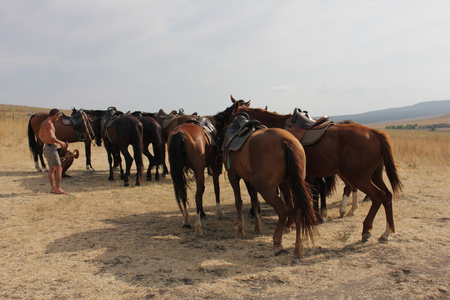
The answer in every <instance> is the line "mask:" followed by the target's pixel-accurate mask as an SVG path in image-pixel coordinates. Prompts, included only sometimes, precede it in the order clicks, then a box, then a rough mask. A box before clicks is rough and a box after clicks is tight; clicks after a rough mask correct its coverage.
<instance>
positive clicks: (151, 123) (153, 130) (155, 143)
mask: <svg viewBox="0 0 450 300" xmlns="http://www.w3.org/2000/svg"><path fill="white" fill-rule="evenodd" d="M131 115H133V116H135V117H136V118H137V119H138V120H139V121H140V122H141V123H142V127H143V130H144V134H143V139H142V143H143V147H144V148H143V154H144V155H145V156H147V158H148V161H149V165H148V169H147V180H149V181H150V180H152V173H151V170H152V168H153V167H155V180H156V181H159V166H160V165H163V164H164V162H165V160H166V151H165V150H166V149H165V144H164V141H163V139H162V130H161V126H160V125H159V123H158V122H157V121H156V120H155V119H154V118H153V117H150V116H148V115H147V114H146V113H142V112H134V113H132V114H131ZM150 144H151V145H152V148H153V155H152V154H151V153H150V151H149V146H150Z"/></svg>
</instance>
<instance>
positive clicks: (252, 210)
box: [244, 181, 261, 218]
mask: <svg viewBox="0 0 450 300" xmlns="http://www.w3.org/2000/svg"><path fill="white" fill-rule="evenodd" d="M244 183H245V186H246V187H247V192H248V195H249V196H250V199H251V201H256V202H255V203H256V208H257V209H258V213H261V207H260V205H259V201H258V193H257V192H256V191H255V189H254V188H253V186H252V185H251V184H250V183H248V182H247V181H244ZM253 195H254V196H253ZM252 197H254V199H253V198H252ZM252 203H253V202H252ZM248 214H249V215H250V217H252V218H254V217H255V208H254V207H253V205H252V207H251V208H250V210H249V211H248Z"/></svg>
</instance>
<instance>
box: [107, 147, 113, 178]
mask: <svg viewBox="0 0 450 300" xmlns="http://www.w3.org/2000/svg"><path fill="white" fill-rule="evenodd" d="M105 146H106V145H105ZM106 154H107V156H108V164H109V177H108V180H114V167H113V156H114V153H112V152H111V150H110V149H108V148H107V149H106Z"/></svg>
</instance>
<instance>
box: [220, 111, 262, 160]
mask: <svg viewBox="0 0 450 300" xmlns="http://www.w3.org/2000/svg"><path fill="white" fill-rule="evenodd" d="M263 128H267V127H266V126H264V125H262V124H261V123H260V122H259V121H258V120H249V118H248V116H243V115H240V116H237V117H236V118H235V119H234V120H233V123H232V124H231V126H229V127H228V129H227V131H226V133H225V138H224V141H223V145H222V151H226V152H229V151H237V150H239V149H241V147H242V145H244V143H245V141H246V140H247V139H248V137H249V136H250V135H252V133H254V132H255V131H256V130H258V129H263Z"/></svg>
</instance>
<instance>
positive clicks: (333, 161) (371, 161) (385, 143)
mask: <svg viewBox="0 0 450 300" xmlns="http://www.w3.org/2000/svg"><path fill="white" fill-rule="evenodd" d="M238 111H239V112H241V111H242V112H245V113H247V114H248V115H249V116H250V118H252V119H257V120H259V121H260V122H261V123H262V124H264V125H266V126H268V127H278V128H284V127H285V125H286V120H287V119H288V118H290V117H291V115H280V114H277V113H272V112H269V111H266V110H262V109H257V108H248V107H240V108H239V109H238ZM289 131H290V132H291V133H292V134H293V135H294V136H296V137H297V138H299V136H298V135H296V134H297V133H298V128H296V127H291V128H289ZM304 149H305V153H306V171H307V173H308V175H309V176H313V177H331V176H335V175H339V176H340V177H341V179H342V180H343V181H344V183H345V184H346V185H347V186H349V187H351V188H352V189H359V190H361V191H363V192H364V193H366V194H367V195H368V196H369V197H370V199H371V200H372V206H371V208H370V210H369V212H368V214H367V216H366V218H365V220H364V222H363V230H362V241H367V239H368V238H369V237H370V236H371V231H372V227H373V220H374V218H375V216H376V214H377V212H378V210H379V208H380V206H381V205H383V206H384V210H385V214H386V222H387V225H386V230H385V231H384V233H383V234H382V235H381V237H380V238H379V240H380V241H387V240H389V238H390V236H391V233H394V232H395V226H394V216H393V211H392V193H391V192H390V191H389V189H388V188H387V186H386V185H385V183H384V181H383V167H382V166H383V164H384V167H385V168H386V173H387V177H388V179H389V182H390V183H391V186H392V190H393V193H394V195H398V193H399V192H400V191H401V190H402V183H401V182H400V178H399V176H398V173H397V168H396V165H395V162H394V158H393V155H392V148H391V145H390V142H389V138H388V136H387V135H386V134H385V133H383V132H381V131H378V130H375V129H372V128H369V127H366V126H363V125H361V124H342V125H341V124H335V125H333V126H331V127H330V128H328V130H327V132H326V133H325V134H324V136H323V137H322V138H321V139H320V140H319V141H318V142H316V143H315V144H313V145H310V146H305V147H304Z"/></svg>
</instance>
